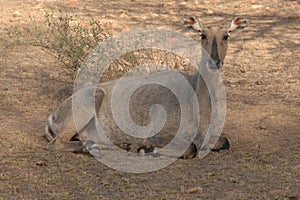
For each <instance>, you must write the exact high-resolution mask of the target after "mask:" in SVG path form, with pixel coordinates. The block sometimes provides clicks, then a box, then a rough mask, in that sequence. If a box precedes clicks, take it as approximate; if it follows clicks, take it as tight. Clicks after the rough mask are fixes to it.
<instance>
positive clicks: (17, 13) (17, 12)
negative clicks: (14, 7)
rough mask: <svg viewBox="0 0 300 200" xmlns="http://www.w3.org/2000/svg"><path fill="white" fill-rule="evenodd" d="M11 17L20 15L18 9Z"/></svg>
mask: <svg viewBox="0 0 300 200" xmlns="http://www.w3.org/2000/svg"><path fill="white" fill-rule="evenodd" d="M13 17H21V13H20V12H19V11H15V12H14V13H13Z"/></svg>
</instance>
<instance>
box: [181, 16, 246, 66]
mask: <svg viewBox="0 0 300 200" xmlns="http://www.w3.org/2000/svg"><path fill="white" fill-rule="evenodd" d="M183 20H184V24H185V27H186V28H188V29H191V30H194V31H196V32H198V33H199V35H200V37H201V40H202V47H203V48H204V49H205V50H206V52H207V53H208V55H210V59H209V60H208V66H209V67H210V68H218V69H219V68H220V67H222V65H223V63H224V59H225V56H226V53H227V40H228V38H229V37H230V35H231V33H235V32H240V31H242V30H243V29H244V28H245V27H246V26H247V19H245V18H243V17H236V18H234V19H233V20H232V21H231V22H230V24H229V25H228V27H227V28H222V27H219V26H208V27H203V26H202V25H201V23H200V22H199V20H198V19H197V18H196V17H195V16H188V15H184V16H183Z"/></svg>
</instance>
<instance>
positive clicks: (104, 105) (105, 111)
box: [45, 16, 247, 158]
mask: <svg viewBox="0 0 300 200" xmlns="http://www.w3.org/2000/svg"><path fill="white" fill-rule="evenodd" d="M184 23H185V26H186V28H188V29H192V30H194V31H195V32H197V33H198V34H199V35H200V37H201V40H202V47H203V48H204V49H205V50H206V51H207V53H208V54H209V55H210V59H209V60H207V61H205V62H209V63H208V64H207V65H203V66H202V67H206V66H211V67H215V68H216V69H219V68H220V67H221V66H222V65H223V62H224V59H225V56H226V53H227V39H228V38H229V36H230V35H231V33H234V32H237V31H241V30H243V29H244V28H245V27H246V25H247V20H246V19H244V18H242V17H237V18H235V19H233V20H232V21H231V23H230V24H229V26H228V27H227V28H221V27H219V26H209V27H203V26H202V25H201V24H200V22H199V21H198V19H197V18H196V17H194V16H184ZM147 76H148V77H149V76H156V75H152V74H149V75H147ZM184 76H185V78H186V79H187V81H188V82H189V83H190V85H191V86H192V88H193V89H194V91H195V93H196V95H197V97H198V101H199V107H200V112H201V113H200V118H201V123H200V127H199V129H198V133H196V137H195V138H194V141H193V143H192V144H191V145H190V147H189V148H188V150H187V151H186V152H185V153H184V154H183V155H182V157H183V158H193V157H195V156H196V155H197V152H200V146H201V142H202V140H203V138H202V135H204V133H205V131H206V130H207V128H208V124H209V123H210V117H211V114H210V111H211V102H210V95H209V92H208V89H207V86H206V84H205V81H204V80H203V78H202V77H201V75H200V74H199V72H198V71H197V72H196V73H195V74H192V75H187V74H184ZM142 78H143V77H142ZM115 84H116V83H115V81H111V82H106V83H100V84H98V86H97V89H96V94H95V97H94V98H95V110H96V116H94V117H91V118H90V119H88V120H87V121H86V123H85V124H83V125H82V127H79V129H78V127H77V129H76V127H75V125H74V119H73V113H72V112H73V111H72V99H74V98H77V97H78V96H88V95H90V96H93V95H94V94H93V93H92V92H91V91H92V90H91V89H93V88H92V86H90V87H89V86H88V87H86V88H83V89H82V90H80V91H78V92H76V93H75V94H73V95H72V96H71V97H69V98H68V99H67V100H66V101H65V102H63V103H62V104H61V105H60V106H59V107H58V109H57V110H56V111H55V112H54V113H52V114H50V115H49V117H48V119H47V124H46V127H45V131H46V133H45V135H46V137H47V139H48V140H49V141H50V143H49V146H50V147H51V148H52V149H54V150H57V151H72V152H82V151H86V150H87V151H89V152H90V153H91V154H92V155H95V154H96V155H97V154H98V156H101V155H99V154H100V152H97V151H98V150H97V149H96V150H95V149H93V148H95V144H93V143H92V142H91V140H89V138H88V137H89V134H90V133H91V132H93V131H95V129H96V127H95V123H96V121H98V122H99V123H100V124H101V128H102V129H103V130H105V132H106V133H107V134H108V137H109V139H110V140H111V142H112V143H113V144H114V145H117V146H119V147H120V148H122V149H124V150H126V151H131V152H139V151H140V150H141V149H143V150H144V151H145V152H150V151H153V150H154V149H155V148H161V147H163V146H164V145H166V144H168V142H170V140H171V139H172V137H174V134H175V133H176V131H177V129H178V123H179V122H180V106H179V105H178V101H177V99H176V97H175V96H174V94H173V93H172V92H170V91H169V90H168V89H167V88H164V87H162V86H160V85H154V86H153V85H145V86H143V87H142V88H139V89H137V90H136V91H135V93H134V95H133V96H132V97H131V99H130V114H131V117H132V119H133V120H134V121H135V122H136V123H137V124H139V125H145V124H149V122H150V121H151V119H150V118H151V116H150V117H149V113H148V112H149V109H150V107H151V105H154V104H159V105H162V106H163V107H164V109H165V110H166V112H167V114H168V115H167V116H172V117H168V118H167V120H166V122H165V126H164V127H163V128H162V129H161V130H160V132H159V134H157V135H155V136H153V137H151V138H148V139H146V140H145V139H144V138H135V137H133V136H130V135H126V134H124V133H123V131H122V130H121V129H120V128H119V127H118V126H117V125H116V123H115V122H114V118H113V115H112V113H111V102H110V99H111V96H112V90H113V87H114V86H115ZM145 93H146V94H147V97H143V95H145ZM96 118H97V120H96ZM77 130H79V131H77ZM223 149H229V142H228V140H227V139H226V138H225V137H220V139H219V142H218V143H217V145H216V146H215V147H214V148H213V149H211V150H213V151H219V150H223ZM94 150H95V151H94Z"/></svg>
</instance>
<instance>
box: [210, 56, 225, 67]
mask: <svg viewBox="0 0 300 200" xmlns="http://www.w3.org/2000/svg"><path fill="white" fill-rule="evenodd" d="M208 64H209V67H210V68H211V69H220V68H221V67H222V66H223V62H222V61H220V60H219V59H213V58H211V59H209V62H208Z"/></svg>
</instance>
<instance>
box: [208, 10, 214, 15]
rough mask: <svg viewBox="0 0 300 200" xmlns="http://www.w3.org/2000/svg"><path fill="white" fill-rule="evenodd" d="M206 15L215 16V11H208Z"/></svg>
mask: <svg viewBox="0 0 300 200" xmlns="http://www.w3.org/2000/svg"><path fill="white" fill-rule="evenodd" d="M206 14H208V15H212V14H214V11H213V10H208V11H207V12H206Z"/></svg>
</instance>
